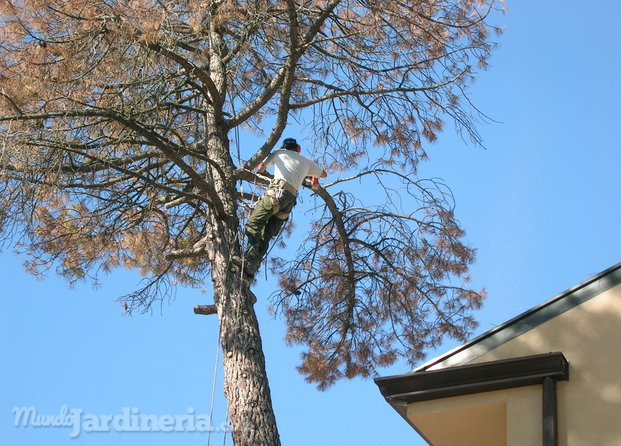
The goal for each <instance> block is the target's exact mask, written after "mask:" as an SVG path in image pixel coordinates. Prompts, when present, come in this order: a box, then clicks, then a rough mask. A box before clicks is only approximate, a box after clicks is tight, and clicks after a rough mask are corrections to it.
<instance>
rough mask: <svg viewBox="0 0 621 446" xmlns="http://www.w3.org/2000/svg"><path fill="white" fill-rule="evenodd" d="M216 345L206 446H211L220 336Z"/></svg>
mask: <svg viewBox="0 0 621 446" xmlns="http://www.w3.org/2000/svg"><path fill="white" fill-rule="evenodd" d="M216 339H217V343H216V360H215V362H214V368H213V384H212V386H211V407H210V409H209V433H208V434H207V446H210V444H211V432H212V431H213V409H214V406H215V399H216V381H217V378H218V361H219V359H220V336H218V337H217V338H216Z"/></svg>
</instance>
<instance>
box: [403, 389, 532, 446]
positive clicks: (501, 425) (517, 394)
mask: <svg viewBox="0 0 621 446" xmlns="http://www.w3.org/2000/svg"><path fill="white" fill-rule="evenodd" d="M540 395H541V390H540V388H539V386H529V387H522V388H518V389H511V390H507V391H496V392H487V393H479V394H474V395H467V396H462V397H453V398H443V399H440V400H434V401H425V402H422V403H415V404H410V405H409V406H408V418H409V419H410V420H411V421H412V422H413V423H414V425H415V426H416V427H417V428H418V429H419V430H420V431H421V432H422V433H423V434H424V435H425V436H426V437H427V439H428V440H429V441H430V442H431V444H433V445H434V446H526V445H528V446H536V445H538V444H540V443H541V436H542V433H541V397H540ZM508 420H513V422H510V423H509V422H508Z"/></svg>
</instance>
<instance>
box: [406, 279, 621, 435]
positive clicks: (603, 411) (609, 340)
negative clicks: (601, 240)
mask: <svg viewBox="0 0 621 446" xmlns="http://www.w3.org/2000/svg"><path fill="white" fill-rule="evenodd" d="M554 351H560V352H562V353H563V354H564V355H565V357H566V358H567V360H568V361H569V364H570V372H569V381H568V382H560V383H558V387H557V394H558V410H559V446H619V445H621V285H618V286H616V287H614V288H612V289H610V290H608V291H606V292H604V293H602V294H601V295H599V296H596V297H594V298H592V299H590V300H589V301H587V302H585V303H583V304H581V305H579V306H577V307H575V308H573V309H571V310H569V311H567V312H565V313H563V314H561V315H559V316H557V317H555V318H554V319H551V320H549V321H547V322H545V323H543V324H541V325H539V326H537V327H535V328H533V329H532V330H530V331H528V332H526V333H524V334H522V335H521V336H519V337H517V338H515V339H513V340H511V341H508V342H506V343H505V344H503V345H501V346H499V347H497V348H496V349H494V350H491V351H490V352H488V353H486V354H484V355H482V356H480V357H478V358H476V359H475V360H473V361H471V362H470V363H471V364H473V363H480V362H486V361H494V360H499V359H507V358H513V357H519V356H528V355H534V354H541V353H548V352H554ZM503 402H504V404H505V406H504V410H505V411H506V413H505V416H506V436H507V441H506V442H505V443H502V444H500V446H504V445H505V444H506V446H524V445H528V446H537V445H541V387H540V386H533V387H526V388H520V389H511V390H505V391H497V392H488V393H482V394H477V395H469V396H465V397H455V398H446V399H442V400H436V401H429V402H423V403H414V404H410V406H409V407H408V417H409V418H410V419H411V420H412V422H413V423H414V424H415V425H416V426H417V427H419V426H418V425H417V420H418V422H420V423H423V425H425V428H427V429H429V432H432V431H433V430H434V427H433V426H436V428H435V430H437V431H441V430H442V429H439V428H438V427H437V426H439V425H438V421H434V420H433V418H434V417H435V418H436V420H440V419H442V417H443V416H444V417H446V418H445V419H451V420H453V421H454V422H457V421H456V420H457V419H458V418H459V417H457V416H456V415H458V414H459V412H454V411H455V410H457V409H463V408H467V407H470V410H471V412H472V414H477V413H481V414H483V412H481V411H480V410H479V409H477V407H479V408H483V407H486V406H487V408H488V409H489V408H490V407H492V406H493V405H496V406H493V407H496V409H498V410H500V409H499V407H500V406H498V404H502V403H503ZM490 405H492V406H490ZM479 418H480V422H481V423H485V422H486V421H485V420H484V419H483V416H482V417H479ZM498 419H499V418H498ZM469 422H470V423H472V421H471V420H470V421H469ZM434 423H435V424H434ZM449 426H450V425H449ZM419 429H420V430H421V431H422V432H423V434H426V433H425V430H424V429H423V428H422V427H419ZM471 429H476V427H473V428H471ZM458 430H459V429H458ZM426 435H427V434H426ZM441 435H444V436H446V434H441ZM438 438H440V437H438ZM429 439H430V440H433V439H432V438H430V437H429ZM442 441H444V440H442ZM451 441H454V440H451ZM432 443H433V444H434V446H456V445H461V444H462V443H450V442H448V443H446V442H433V441H432ZM479 444H480V446H487V445H488V444H489V445H490V446H491V445H492V443H479ZM493 445H494V446H498V445H496V444H493Z"/></svg>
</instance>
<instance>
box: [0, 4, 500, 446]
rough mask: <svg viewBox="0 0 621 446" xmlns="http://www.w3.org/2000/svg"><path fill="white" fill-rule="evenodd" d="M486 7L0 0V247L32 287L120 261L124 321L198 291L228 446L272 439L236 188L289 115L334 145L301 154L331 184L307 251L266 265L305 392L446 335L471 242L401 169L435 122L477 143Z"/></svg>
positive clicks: (460, 311) (458, 307)
mask: <svg viewBox="0 0 621 446" xmlns="http://www.w3.org/2000/svg"><path fill="white" fill-rule="evenodd" d="M496 6H497V2H496V1H495V0H433V1H431V0H416V1H394V2H393V1H383V2H378V1H368V0H347V1H345V0H258V1H256V0H253V1H245V0H157V1H153V0H129V1H113V0H63V1H58V0H0V172H1V174H0V232H1V234H2V237H3V238H4V240H5V241H6V243H9V242H10V241H11V240H13V241H15V242H18V246H19V248H20V250H21V251H22V252H23V254H24V255H25V256H27V259H28V261H27V267H28V269H29V270H30V271H32V272H33V273H35V274H38V273H42V272H45V271H48V270H50V269H55V270H56V271H57V272H58V273H59V274H61V275H63V276H65V277H66V278H67V279H68V280H69V281H75V280H81V279H88V278H95V279H97V278H98V274H101V273H102V272H105V271H108V270H110V269H112V268H115V267H118V266H124V267H127V268H134V269H137V270H138V271H140V273H141V274H143V275H144V276H145V279H146V280H147V282H146V284H145V285H144V287H142V288H140V289H138V290H136V291H134V292H131V293H130V294H128V295H127V296H125V298H124V299H125V303H126V304H127V307H128V310H129V311H132V310H139V309H140V310H146V309H148V308H149V307H150V306H151V305H152V304H153V302H155V301H157V300H158V299H163V298H165V297H167V296H169V295H170V292H171V288H173V287H174V284H178V283H181V284H186V285H190V286H204V284H205V283H206V282H209V283H210V284H211V288H212V289H213V293H214V302H213V304H214V307H215V310H216V312H217V317H218V321H219V324H220V333H219V338H220V344H221V347H222V350H223V352H224V356H223V358H224V359H223V366H224V372H225V376H224V392H225V395H226V398H227V401H228V409H229V415H230V420H231V426H232V432H233V441H234V443H235V444H236V445H237V446H239V445H278V444H279V443H280V440H279V435H278V430H277V427H276V421H275V416H274V413H273V409H272V403H271V397H270V391H269V385H268V381H267V375H266V371H265V358H264V356H263V350H262V347H261V338H260V333H259V326H258V322H257V318H256V314H255V311H254V307H253V305H252V304H251V299H250V289H249V283H248V281H246V280H243V279H242V277H240V274H235V273H233V272H232V271H231V263H232V260H233V259H234V258H235V257H237V258H241V257H243V255H242V252H243V250H242V246H241V243H240V241H241V240H242V238H243V225H242V224H241V221H242V220H241V217H242V215H245V214H244V212H243V210H244V201H245V200H246V198H247V197H246V194H245V193H244V191H243V190H242V189H243V185H244V184H253V183H254V182H255V180H256V181H259V180H260V179H259V178H258V177H257V176H256V174H255V173H253V171H254V169H255V168H256V167H257V166H259V163H260V162H261V161H262V160H265V159H266V157H267V156H268V154H269V153H270V152H271V151H272V149H273V148H274V147H275V145H276V144H277V142H278V141H280V140H281V139H282V138H283V133H284V132H285V130H286V129H287V126H288V125H290V123H291V122H296V123H297V124H299V125H296V129H295V131H299V132H307V134H308V135H310V134H312V137H313V140H314V141H316V143H317V144H316V146H317V147H329V150H328V149H325V150H321V151H319V150H316V151H315V152H313V153H311V155H310V156H312V157H314V158H316V159H320V160H321V164H322V165H324V166H327V168H328V170H329V171H330V172H331V176H334V177H335V179H334V180H333V181H332V183H330V184H325V185H322V187H318V188H317V190H316V195H317V197H318V198H317V203H318V205H317V209H316V210H315V214H314V217H313V223H312V224H311V225H310V228H309V231H308V233H307V234H306V241H305V242H304V243H302V244H301V245H300V248H299V249H298V250H297V253H295V254H294V255H292V256H291V257H288V258H283V259H276V260H275V263H274V265H273V267H274V272H275V273H276V274H278V275H279V283H280V287H281V291H280V294H279V295H278V296H276V298H277V299H278V300H277V302H276V304H277V305H276V307H277V308H278V309H279V310H280V311H281V314H282V316H283V317H284V318H285V320H286V322H287V326H288V334H287V341H288V342H291V343H298V344H300V345H302V346H303V348H304V355H303V358H302V364H301V365H300V366H299V370H300V372H301V373H303V374H304V375H306V377H307V379H308V380H309V381H311V382H314V383H316V384H317V385H318V386H319V387H320V388H325V387H326V386H329V385H330V384H332V383H334V382H335V381H336V380H338V379H340V378H342V377H349V378H351V377H355V376H368V375H370V374H372V373H374V371H375V370H376V368H377V367H381V366H384V365H388V364H391V363H393V362H394V361H395V360H396V359H397V358H398V357H405V358H406V359H407V360H409V361H410V362H412V363H415V362H416V361H419V360H420V359H421V358H422V357H423V356H424V354H425V351H426V350H427V349H428V348H429V347H431V346H434V345H437V344H438V343H439V342H440V341H441V340H442V339H443V338H444V337H445V336H450V337H454V338H458V339H463V337H464V336H466V334H467V333H468V332H469V330H471V329H472V327H473V326H474V321H473V319H472V317H471V316H470V314H469V313H470V310H471V309H473V308H477V307H478V306H479V305H480V302H481V300H482V298H483V294H482V292H481V291H478V290H473V289H470V288H469V286H468V283H467V282H468V267H469V265H470V264H471V262H472V261H473V259H474V251H473V249H471V248H469V247H468V246H466V245H465V244H464V242H463V231H462V230H461V228H460V227H459V225H458V223H457V222H456V220H455V217H454V214H453V202H452V197H451V194H450V191H449V190H448V189H447V188H446V187H445V186H444V185H443V184H441V183H440V182H438V181H437V180H424V179H420V178H417V176H416V172H417V165H418V163H419V161H421V160H423V159H425V158H426V157H427V151H426V150H425V148H424V144H426V143H431V142H433V141H434V140H435V139H436V137H437V135H438V133H439V132H440V131H441V130H442V128H443V125H444V121H445V120H447V119H448V120H450V121H452V122H453V123H454V124H455V125H456V126H457V128H458V129H460V130H461V131H463V132H465V135H468V136H470V137H471V138H472V139H473V140H474V141H475V142H480V140H479V135H478V134H477V132H476V128H475V124H476V117H477V116H478V111H477V110H476V108H474V107H473V105H472V104H471V102H470V100H469V98H468V96H467V92H468V85H469V83H470V82H471V81H472V80H473V77H474V75H475V74H476V72H475V69H476V67H477V66H478V67H480V68H484V67H485V65H486V61H487V59H488V57H489V55H490V52H491V50H492V48H493V44H492V43H491V42H490V32H491V31H494V30H496V29H495V28H494V27H493V26H492V25H490V24H489V20H490V17H491V16H492V13H493V12H494V11H495V8H496ZM290 130H294V129H290ZM240 132H244V133H243V135H242V136H244V137H247V136H248V135H250V134H254V135H255V136H254V137H255V140H260V144H259V147H258V149H257V150H253V151H252V152H244V151H243V149H242V148H241V147H240V144H239V143H238V138H237V137H236V136H235V135H237V134H239V133H240ZM302 136H303V135H302ZM245 147H248V146H245ZM352 181H355V184H356V185H357V189H358V190H363V188H364V187H366V186H365V182H366V184H370V185H371V186H372V187H373V188H374V189H375V190H377V191H379V192H382V191H383V192H385V193H386V196H385V198H384V199H381V200H376V201H375V202H374V203H373V202H368V203H361V202H360V201H359V200H366V199H368V198H372V197H368V196H366V194H363V193H358V194H356V196H355V197H354V196H353V195H351V193H350V192H348V190H350V191H351V189H348V187H347V184H348V183H349V182H352ZM248 182H250V183H248ZM257 257H258V256H257ZM266 298H267V296H266Z"/></svg>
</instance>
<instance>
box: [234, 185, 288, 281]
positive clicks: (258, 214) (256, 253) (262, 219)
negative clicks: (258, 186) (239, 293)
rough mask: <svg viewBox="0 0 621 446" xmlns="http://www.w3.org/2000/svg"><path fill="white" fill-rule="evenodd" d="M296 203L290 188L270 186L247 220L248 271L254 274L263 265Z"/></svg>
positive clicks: (246, 255) (245, 255)
mask: <svg viewBox="0 0 621 446" xmlns="http://www.w3.org/2000/svg"><path fill="white" fill-rule="evenodd" d="M295 203H296V197H295V195H293V194H292V193H291V192H289V191H288V190H284V189H280V188H278V185H277V184H276V185H274V186H270V187H269V188H268V189H267V192H266V193H265V194H264V195H263V196H262V197H261V198H260V199H259V202H258V203H257V205H256V206H255V208H254V210H253V211H252V213H251V214H250V216H249V217H248V221H247V222H246V239H247V240H246V242H247V245H246V252H245V254H244V257H245V262H246V267H245V269H246V271H248V272H251V273H252V274H254V273H256V271H257V270H258V269H259V267H260V266H261V261H262V260H263V257H264V256H265V254H266V253H267V249H268V247H269V243H270V240H271V239H272V238H273V237H274V236H276V234H278V232H279V231H280V228H282V225H283V224H284V223H285V222H286V221H287V218H288V217H289V213H290V212H291V210H292V209H293V207H294V206H295Z"/></svg>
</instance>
